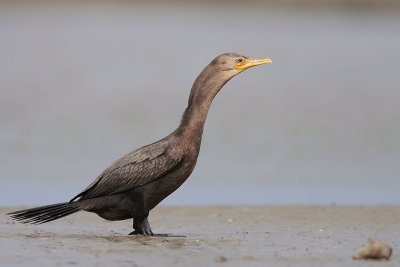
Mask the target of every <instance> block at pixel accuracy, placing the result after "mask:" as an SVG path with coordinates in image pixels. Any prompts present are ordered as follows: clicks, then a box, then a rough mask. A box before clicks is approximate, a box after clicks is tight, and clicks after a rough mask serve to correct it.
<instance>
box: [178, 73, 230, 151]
mask: <svg viewBox="0 0 400 267" xmlns="http://www.w3.org/2000/svg"><path fill="white" fill-rule="evenodd" d="M229 79H230V78H225V77H218V76H217V75H215V73H208V72H207V69H205V70H204V71H203V72H202V73H201V74H200V75H199V77H197V79H196V81H195V82H194V84H193V87H192V90H191V91H190V96H189V101H188V106H187V108H186V110H185V112H184V114H183V117H182V121H181V124H180V126H179V128H178V129H180V131H181V134H182V136H183V137H184V138H187V139H188V140H190V143H192V144H196V145H198V146H200V143H201V137H202V135H203V129H204V124H205V121H206V118H207V114H208V110H209V109H210V106H211V103H212V101H213V99H214V97H215V96H216V95H217V94H218V92H219V91H220V90H221V88H222V87H223V86H224V84H225V83H226V82H228V80H229Z"/></svg>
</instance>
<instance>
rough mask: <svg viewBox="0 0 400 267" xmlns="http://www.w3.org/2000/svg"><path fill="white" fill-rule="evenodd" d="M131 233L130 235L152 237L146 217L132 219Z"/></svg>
mask: <svg viewBox="0 0 400 267" xmlns="http://www.w3.org/2000/svg"><path fill="white" fill-rule="evenodd" d="M133 229H134V230H135V231H133V232H132V233H130V235H146V236H153V235H154V234H153V232H152V231H151V228H150V224H149V221H148V220H147V216H145V217H141V218H134V219H133Z"/></svg>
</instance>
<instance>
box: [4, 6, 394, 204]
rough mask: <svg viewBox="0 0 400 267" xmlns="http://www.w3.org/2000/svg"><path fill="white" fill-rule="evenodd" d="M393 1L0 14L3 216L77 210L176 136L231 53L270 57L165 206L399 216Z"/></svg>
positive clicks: (235, 85) (225, 96) (218, 121)
mask: <svg viewBox="0 0 400 267" xmlns="http://www.w3.org/2000/svg"><path fill="white" fill-rule="evenodd" d="M399 6H400V5H399V4H398V1H378V0H377V1H372V0H371V1H335V0H323V1H311V0H310V1H283V2H280V1H249V2H248V1H244V2H243V1H237V2H236V1H221V2H216V3H215V2H212V1H210V2H201V4H200V2H199V3H197V2H191V4H188V3H186V2H183V1H182V2H181V1H175V2H167V1H165V2H161V1H160V2H147V4H144V3H140V2H135V1H132V2H129V1H115V2H112V3H111V2H94V1H87V2H73V1H72V2H71V1H56V2H39V1H31V2H29V1H26V2H17V1H15V2H13V1H6V2H1V3H0V90H1V91H0V182H1V185H0V205H31V204H32V205H36V204H47V203H54V202H62V201H66V200H69V199H70V198H72V197H73V196H74V195H76V194H77V193H79V192H80V191H81V190H82V189H83V188H84V187H86V186H87V185H88V184H89V183H90V182H91V181H92V180H93V179H94V178H95V177H96V176H97V175H98V174H99V173H100V172H101V171H102V170H103V169H104V168H105V167H107V166H108V165H109V164H110V163H112V162H113V161H114V160H116V159H117V158H119V157H120V156H122V155H124V154H126V153H127V152H129V151H130V150H133V149H136V148H138V147H140V146H142V145H145V144H148V143H151V142H153V141H156V140H158V139H160V138H162V137H164V136H165V135H167V134H168V133H169V132H171V131H172V130H174V129H175V127H176V126H177V125H178V124H179V121H180V117H181V114H182V112H183V110H184V109H185V107H186V104H187V98H188V95H189V90H190V87H191V85H192V83H193V81H194V79H195V78H196V77H197V75H198V74H199V72H200V71H201V70H202V69H203V68H204V67H205V66H206V65H207V64H208V63H209V61H210V60H211V59H212V58H214V57H215V56H217V55H218V54H220V53H223V52H239V53H243V54H245V55H247V56H251V57H270V58H272V59H273V61H274V63H273V64H272V65H267V66H261V67H258V68H254V69H251V70H248V71H246V72H245V73H243V74H241V75H239V76H238V77H235V78H234V79H233V80H231V81H230V82H229V83H228V84H227V85H226V86H225V87H224V89H223V90H222V91H221V92H220V94H219V95H218V96H217V97H216V99H215V101H214V103H213V105H212V108H211V110H210V113H209V117H208V121H207V123H206V128H205V133H204V138H203V144H202V150H201V153H200V157H199V160H198V164H197V167H196V169H195V171H194V173H193V174H192V176H191V177H190V178H189V179H188V181H187V182H186V183H185V184H184V185H183V186H182V187H181V188H180V189H179V190H178V191H177V192H175V193H174V194H173V195H171V196H170V197H169V198H167V199H166V200H165V201H164V202H163V203H164V204H331V203H336V204H400V194H399V189H400V175H399V174H400V67H399V66H400V7H399Z"/></svg>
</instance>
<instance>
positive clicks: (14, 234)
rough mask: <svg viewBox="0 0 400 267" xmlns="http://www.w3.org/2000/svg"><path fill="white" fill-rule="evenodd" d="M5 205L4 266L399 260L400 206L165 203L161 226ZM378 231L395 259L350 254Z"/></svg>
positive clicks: (156, 213) (154, 217) (157, 221)
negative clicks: (138, 229)
mask: <svg viewBox="0 0 400 267" xmlns="http://www.w3.org/2000/svg"><path fill="white" fill-rule="evenodd" d="M12 210H15V208H1V209H0V228H1V230H0V248H1V249H0V259H1V261H0V266H400V256H398V251H399V250H400V228H399V225H400V206H198V207H181V206H178V207H176V206H162V207H159V208H156V209H155V210H153V211H152V213H151V216H150V224H151V225H152V229H153V231H154V232H155V233H161V234H168V235H169V236H156V237H141V236H128V235H127V233H129V232H130V231H131V221H122V222H108V221H105V220H103V219H101V218H99V217H97V215H93V214H89V213H85V212H80V213H77V214H74V215H72V216H69V217H67V218H64V219H61V220H58V221H55V222H51V223H47V224H43V225H23V224H20V223H15V222H12V221H11V220H9V219H8V217H7V216H6V215H5V213H6V212H9V211H12ZM369 237H372V238H374V239H377V240H381V241H384V242H386V243H388V244H390V245H391V246H392V248H393V256H392V258H391V259H390V261H380V262H372V261H355V260H353V259H352V258H351V257H352V255H353V254H354V253H355V252H357V251H358V250H359V249H360V248H361V247H363V246H365V245H366V244H367V239H368V238H369Z"/></svg>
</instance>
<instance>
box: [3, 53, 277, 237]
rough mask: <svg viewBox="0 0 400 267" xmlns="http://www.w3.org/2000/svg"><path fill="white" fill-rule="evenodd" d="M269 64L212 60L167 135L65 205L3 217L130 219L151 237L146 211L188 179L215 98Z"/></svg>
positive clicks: (229, 57)
mask: <svg viewBox="0 0 400 267" xmlns="http://www.w3.org/2000/svg"><path fill="white" fill-rule="evenodd" d="M271 63H272V60H271V59H269V58H263V59H252V58H249V57H246V56H243V55H240V54H237V53H224V54H221V55H219V56H217V57H216V58H214V59H213V60H212V61H211V62H210V63H209V64H208V65H207V66H206V67H205V68H204V69H203V71H202V72H201V73H200V74H199V76H198V77H197V78H196V80H195V81H194V83H193V85H192V88H191V90H190V95H189V100H188V105H187V108H186V109H185V111H184V113H183V116H182V119H181V123H180V124H179V126H178V128H176V130H174V131H173V132H172V133H171V134H169V135H168V136H166V137H165V138H163V139H161V140H159V141H157V142H155V143H152V144H150V145H146V146H143V147H141V148H139V149H137V150H134V151H132V152H130V153H128V154H126V155H124V156H122V157H121V158H119V159H118V160H117V161H115V162H114V163H113V164H111V165H110V166H109V167H108V168H106V169H105V170H104V171H103V172H102V173H101V174H100V175H99V176H98V177H97V178H96V179H95V180H94V181H93V182H92V183H91V184H90V185H89V186H87V187H86V188H85V189H84V190H83V191H81V192H80V193H79V194H77V195H76V196H75V197H73V198H72V199H71V200H70V201H69V202H63V203H58V204H52V205H46V206H41V207H36V208H30V209H24V210H19V211H14V212H10V213H8V215H9V216H10V217H11V218H12V219H13V220H16V221H19V222H22V223H30V224H42V223H46V222H50V221H53V220H56V219H59V218H62V217H65V216H67V215H70V214H73V213H76V212H78V211H87V212H92V213H96V214H97V215H98V216H100V217H102V218H104V219H106V220H110V221H117V220H127V219H133V232H131V233H130V235H144V236H153V235H154V234H153V231H152V230H151V227H150V224H149V222H148V216H149V212H150V211H151V210H152V209H153V208H154V207H156V206H157V205H158V204H159V203H160V202H161V201H162V200H164V199H165V198H166V197H167V196H169V195H170V194H171V193H173V192H174V191H175V190H177V189H178V188H179V187H180V186H181V185H182V184H183V183H184V182H185V181H186V180H187V178H188V177H189V176H190V175H191V173H192V171H193V169H194V167H195V165H196V162H197V158H198V155H199V151H200V145H201V141H202V135H203V129H204V124H205V121H206V118H207V114H208V111H209V108H210V105H211V102H212V101H213V99H214V97H215V96H216V95H217V93H218V92H219V91H220V90H221V88H222V87H223V86H224V85H225V84H226V83H227V82H228V81H229V80H230V79H232V78H233V77H234V76H236V75H237V74H239V73H241V72H243V71H244V70H246V69H249V68H251V67H254V66H258V65H262V64H271Z"/></svg>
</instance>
